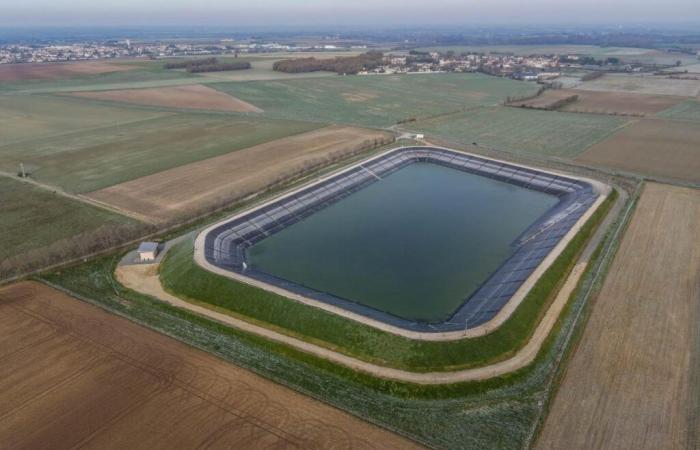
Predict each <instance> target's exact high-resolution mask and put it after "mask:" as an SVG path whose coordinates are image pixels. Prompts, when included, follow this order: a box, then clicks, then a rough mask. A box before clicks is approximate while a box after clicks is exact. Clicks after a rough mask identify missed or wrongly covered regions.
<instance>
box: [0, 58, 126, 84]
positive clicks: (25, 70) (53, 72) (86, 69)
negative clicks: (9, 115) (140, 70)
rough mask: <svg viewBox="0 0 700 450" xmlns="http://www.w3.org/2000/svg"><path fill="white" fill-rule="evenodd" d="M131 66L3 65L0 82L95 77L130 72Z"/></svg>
mask: <svg viewBox="0 0 700 450" xmlns="http://www.w3.org/2000/svg"><path fill="white" fill-rule="evenodd" d="M132 69H134V67H133V66H130V65H128V64H120V62H119V61H80V62H66V63H28V64H3V65H2V66H0V81H2V82H8V81H23V80H53V79H58V78H70V77H73V76H78V75H97V74H102V73H110V72H122V71H125V70H132Z"/></svg>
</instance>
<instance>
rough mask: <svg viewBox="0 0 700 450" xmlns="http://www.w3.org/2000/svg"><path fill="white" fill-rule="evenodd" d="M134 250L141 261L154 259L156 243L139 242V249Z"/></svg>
mask: <svg viewBox="0 0 700 450" xmlns="http://www.w3.org/2000/svg"><path fill="white" fill-rule="evenodd" d="M136 252H137V254H138V259H139V261H141V262H149V261H155V259H156V256H158V243H157V242H141V244H140V245H139V249H138V250H137V251H136Z"/></svg>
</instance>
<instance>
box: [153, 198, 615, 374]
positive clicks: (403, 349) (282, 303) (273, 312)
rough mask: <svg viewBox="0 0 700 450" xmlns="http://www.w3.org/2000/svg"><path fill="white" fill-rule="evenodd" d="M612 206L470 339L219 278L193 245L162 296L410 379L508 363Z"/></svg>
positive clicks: (175, 265)
mask: <svg viewBox="0 0 700 450" xmlns="http://www.w3.org/2000/svg"><path fill="white" fill-rule="evenodd" d="M613 202H614V196H613V195H611V196H609V198H607V199H606V200H605V202H604V203H603V205H601V207H599V208H598V210H597V211H596V212H595V213H594V214H593V216H592V217H591V218H590V219H589V220H588V222H587V223H586V224H585V225H584V227H583V228H582V229H581V231H580V232H579V233H578V234H577V235H576V236H575V237H574V239H572V240H571V242H570V243H569V244H568V246H567V247H566V248H565V249H564V251H563V252H562V253H561V254H560V255H559V256H558V257H557V259H556V260H555V262H554V263H553V264H552V265H551V266H550V267H549V268H548V269H547V271H546V272H545V273H544V275H543V276H542V277H541V278H540V279H539V280H538V281H537V283H536V284H535V286H534V287H533V288H532V289H531V291H530V292H529V293H528V295H527V296H526V298H525V299H524V301H523V302H522V303H521V304H520V306H519V307H518V308H517V309H516V310H515V312H514V313H513V315H512V316H511V317H510V318H509V319H508V320H507V321H506V322H505V323H504V324H503V325H502V326H501V327H499V328H498V329H497V330H496V331H494V332H492V333H490V334H488V335H486V336H482V337H477V338H471V339H462V340H458V341H451V342H428V341H417V340H412V339H407V338H404V337H400V336H396V335H393V334H391V333H387V332H384V331H381V330H377V329H375V328H372V327H370V326H367V325H363V324H360V323H357V322H355V321H352V320H349V319H346V318H343V317H341V316H338V315H336V314H332V313H329V312H326V311H323V310H320V309H317V308H312V307H308V306H306V305H303V304H300V303H297V302H294V301H292V300H289V299H287V298H285V297H282V296H279V295H277V294H274V293H271V292H268V291H265V290H263V289H259V288H256V287H253V286H250V285H247V284H245V283H240V282H237V281H234V280H231V279H229V278H226V277H222V276H219V275H216V274H214V273H211V272H209V271H207V270H204V269H202V268H201V267H199V266H198V265H196V264H195V263H194V260H193V246H192V242H191V241H184V242H182V243H180V244H178V245H177V246H175V247H173V248H172V249H171V250H170V251H169V252H168V254H167V255H166V257H165V260H164V261H163V263H162V265H161V272H160V277H161V281H162V283H163V286H164V288H165V289H166V290H167V291H169V292H170V293H172V294H173V295H176V296H178V297H180V298H182V299H185V300H187V301H190V302H192V303H196V304H200V305H205V306H208V307H213V309H216V310H217V311H220V312H224V313H229V314H231V315H234V316H237V317H240V318H243V319H245V320H248V321H251V322H254V323H258V324H261V325H264V326H267V327H270V328H273V329H275V330H278V331H281V332H283V333H286V334H289V335H292V336H295V337H299V338H301V339H304V340H307V341H310V342H313V343H316V344H318V345H322V346H325V347H328V348H331V349H333V350H335V351H338V352H341V353H344V354H347V355H350V356H353V357H356V358H359V359H362V360H365V361H370V362H373V363H375V364H379V365H383V366H389V367H394V368H398V369H404V370H411V371H448V370H457V369H465V368H471V367H478V366H484V365H487V364H491V363H494V362H497V361H501V360H504V359H507V358H509V357H510V356H512V355H513V354H515V353H516V352H517V350H518V349H520V348H521V347H522V346H523V345H525V343H526V342H527V341H528V340H529V338H530V336H531V335H532V333H533V332H534V330H535V328H536V326H537V324H538V323H539V321H540V319H541V317H542V315H543V314H544V312H545V310H546V307H547V306H548V305H549V304H550V302H551V300H552V299H553V298H554V296H555V295H556V293H557V291H558V288H559V287H560V285H561V284H562V283H563V281H564V279H565V277H566V275H567V274H568V273H569V272H570V271H571V269H572V267H573V265H574V264H575V262H576V258H577V257H578V255H579V253H580V251H581V250H582V249H583V247H584V246H585V244H586V243H587V242H588V239H589V237H590V236H591V235H592V233H593V232H594V231H595V229H596V228H597V225H598V224H599V223H600V221H601V220H602V219H603V218H604V217H605V214H606V213H607V211H608V209H609V208H610V206H611V205H612V203H613Z"/></svg>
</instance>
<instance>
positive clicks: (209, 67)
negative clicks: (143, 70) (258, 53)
mask: <svg viewBox="0 0 700 450" xmlns="http://www.w3.org/2000/svg"><path fill="white" fill-rule="evenodd" d="M250 67H251V66H250V63H249V62H248V61H236V62H231V63H224V62H221V61H219V60H218V59H217V58H203V59H187V60H184V61H177V62H171V63H166V64H165V65H163V68H165V69H168V70H170V69H186V70H187V71H188V72H190V73H201V72H224V71H227V70H245V69H250Z"/></svg>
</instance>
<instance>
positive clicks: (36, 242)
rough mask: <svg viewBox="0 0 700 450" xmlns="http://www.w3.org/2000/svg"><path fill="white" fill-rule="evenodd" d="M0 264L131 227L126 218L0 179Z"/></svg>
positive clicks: (17, 182)
mask: <svg viewBox="0 0 700 450" xmlns="http://www.w3.org/2000/svg"><path fill="white" fill-rule="evenodd" d="M0 193H2V194H1V201H0V229H2V233H0V261H3V260H4V259H5V258H9V257H12V256H16V255H19V254H22V253H25V252H27V251H30V250H34V249H41V248H42V247H44V246H47V245H49V244H51V243H53V242H56V241H59V240H61V239H66V238H69V237H72V236H76V235H79V234H81V233H85V232H89V231H92V230H95V229H97V228H99V227H101V226H105V225H130V224H135V222H134V221H133V220H131V219H129V218H127V217H124V216H120V215H118V214H113V213H110V212H109V211H105V210H103V209H99V208H96V207H93V206H90V205H87V204H85V203H81V202H79V201H76V200H71V199H69V198H66V197H63V196H61V195H58V194H54V193H52V192H50V191H46V190H44V189H41V188H38V187H35V186H32V185H31V184H29V183H25V182H22V181H16V180H12V179H10V178H6V177H0Z"/></svg>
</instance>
